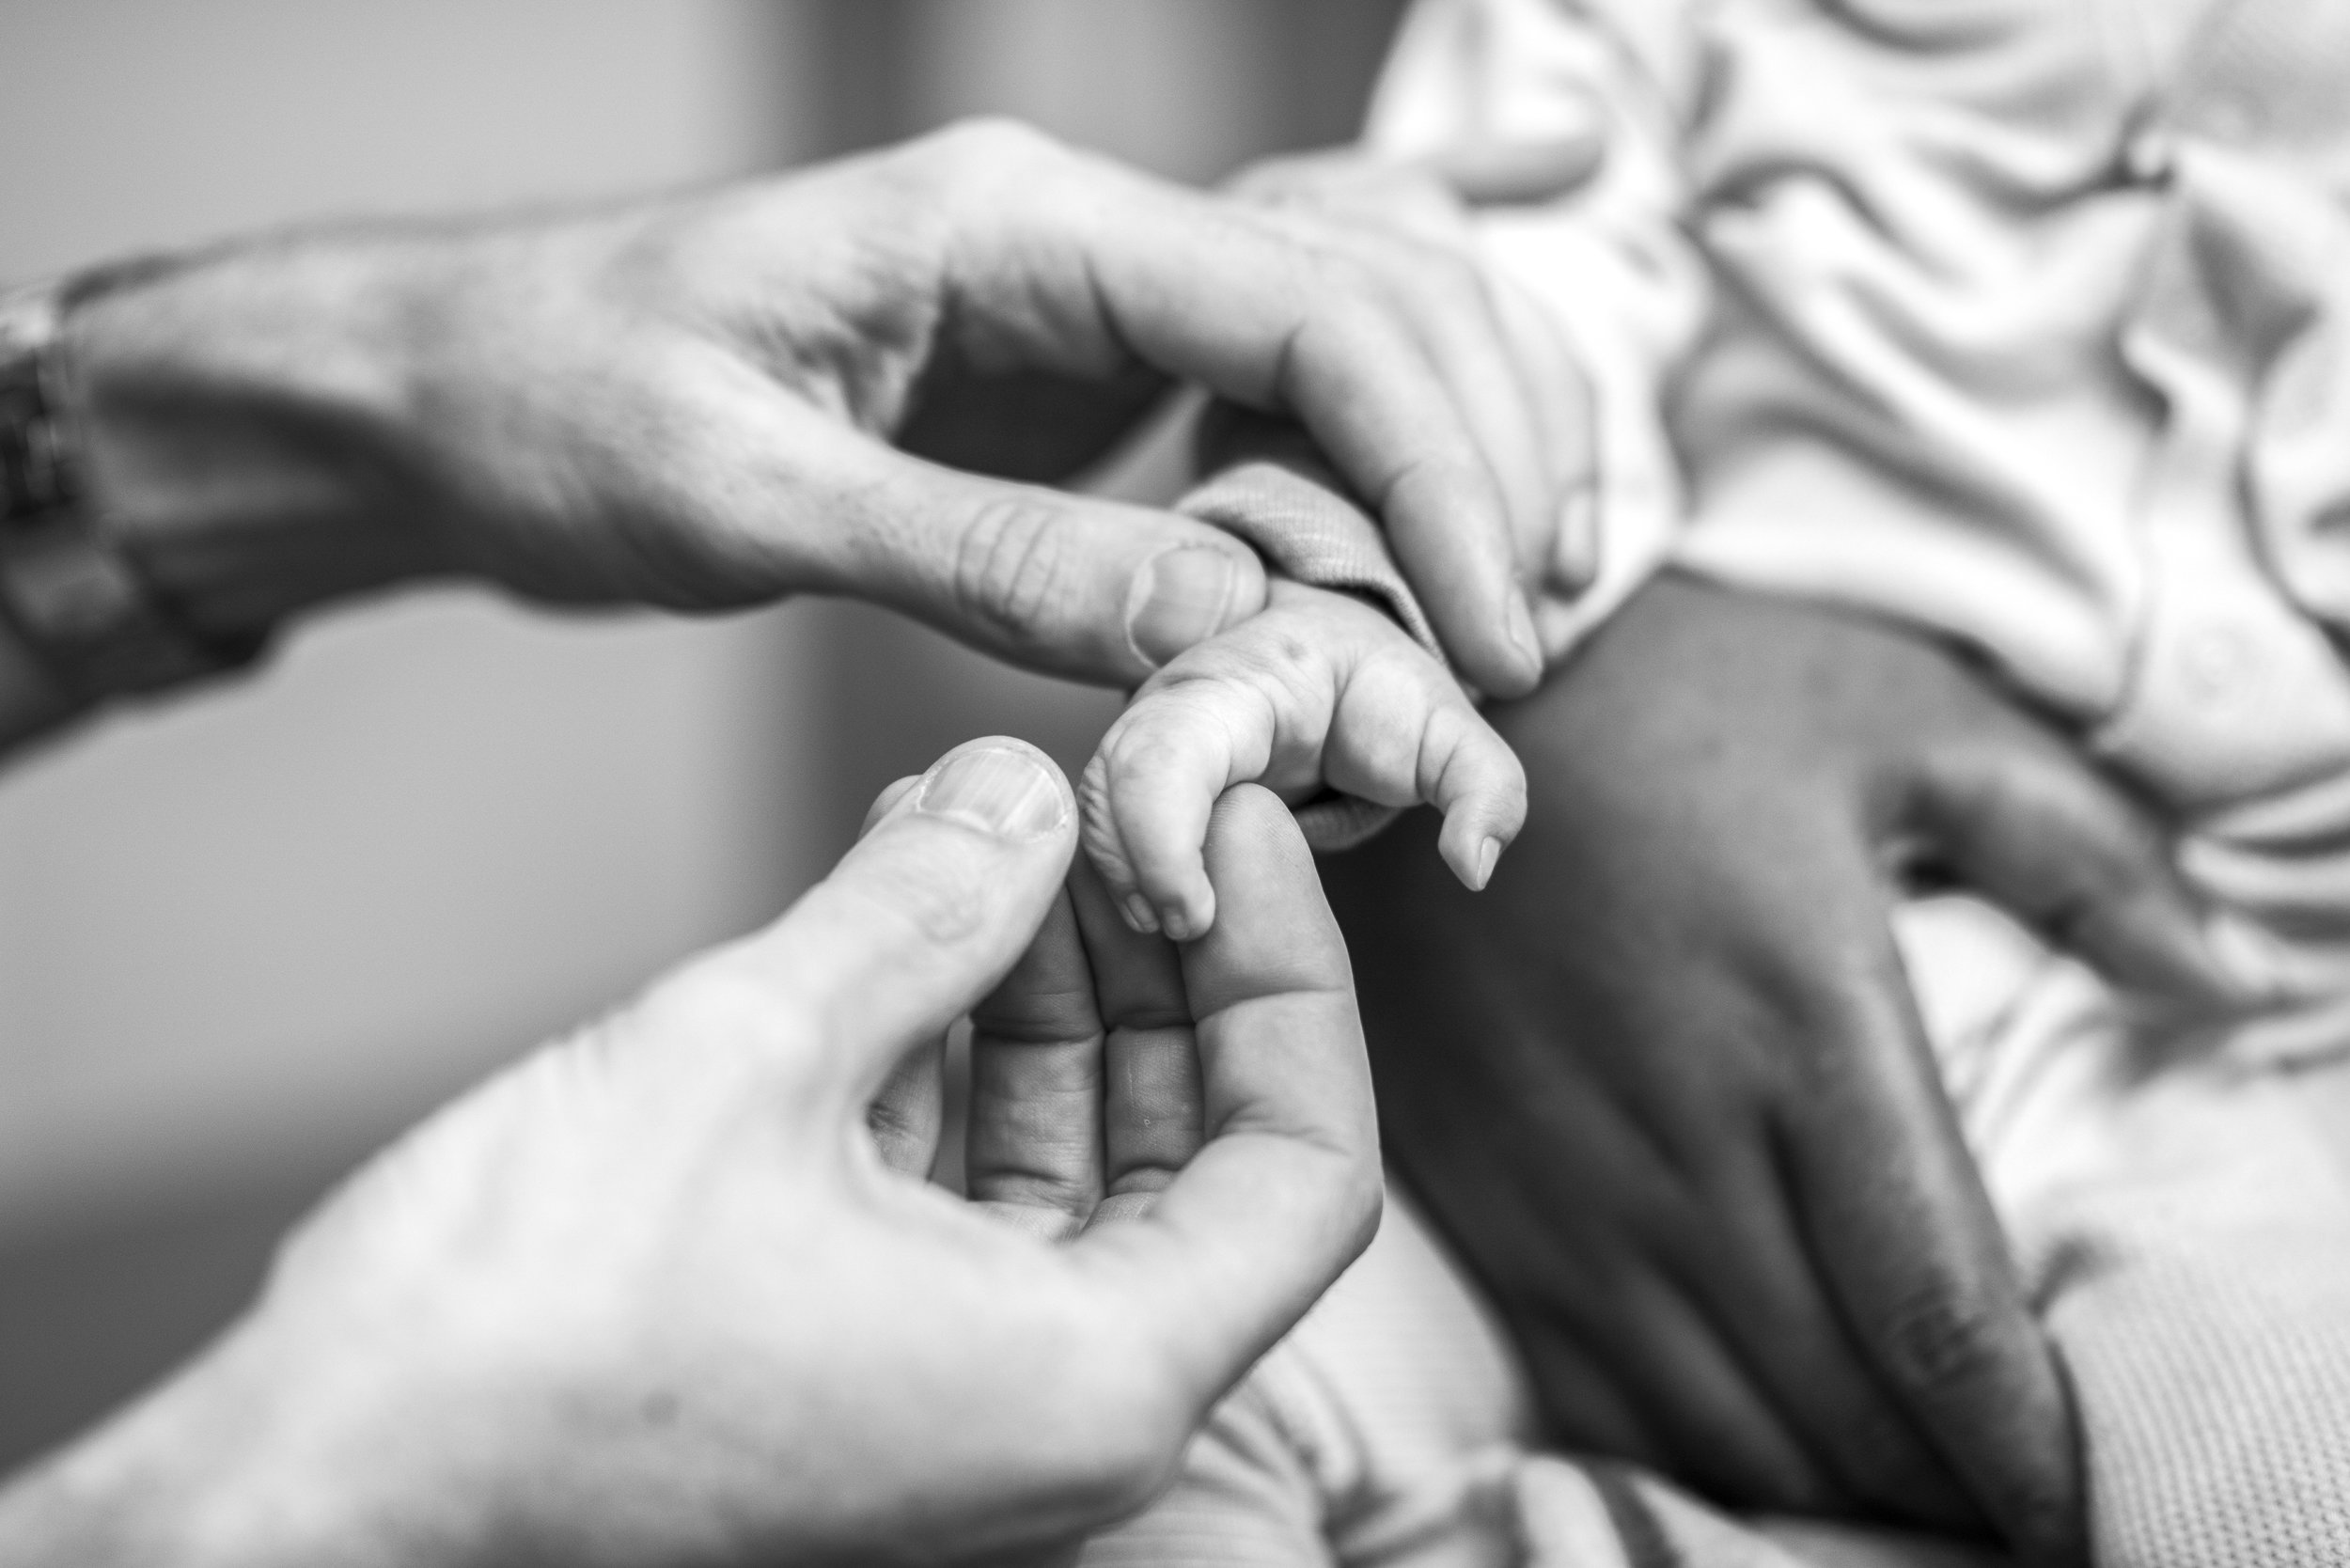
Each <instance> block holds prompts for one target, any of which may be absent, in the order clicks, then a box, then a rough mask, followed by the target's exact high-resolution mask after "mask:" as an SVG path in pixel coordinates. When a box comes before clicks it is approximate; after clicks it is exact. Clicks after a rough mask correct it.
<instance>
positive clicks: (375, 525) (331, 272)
mask: <svg viewBox="0 0 2350 1568" xmlns="http://www.w3.org/2000/svg"><path fill="white" fill-rule="evenodd" d="M379 248H381V247H378V246H375V245H372V244H370V243H367V242H365V241H357V242H350V243H338V242H335V241H327V240H321V241H315V242H313V241H290V242H280V243H270V244H262V245H256V246H251V247H245V248H241V249H231V250H224V251H220V252H215V253H212V254H210V255H205V256H198V257H192V258H187V259H174V260H168V261H165V262H164V263H162V264H159V265H149V266H144V267H133V268H130V269H118V270H115V271H112V272H101V273H98V274H91V275H92V277H93V279H94V283H93V284H92V285H90V286H81V285H79V284H77V285H76V286H74V287H72V288H71V289H70V290H69V292H68V296H67V306H66V309H65V311H64V314H63V318H62V321H61V323H60V328H59V334H58V341H57V345H56V350H55V399H56V401H57V403H58V405H59V406H58V410H57V416H58V418H59V420H60V423H61V425H62V426H63V428H64V430H65V431H66V432H67V434H68V436H69V437H70V439H71V446H72V448H73V450H74V452H75V454H76V457H77V459H78V462H79V463H80V464H81V474H80V479H81V486H82V490H83V503H82V504H83V505H84V506H86V508H87V509H88V510H89V511H90V512H91V513H92V515H93V516H95V517H97V518H101V519H102V520H103V525H104V527H105V530H106V533H107V536H108V538H109V539H110V540H111V541H113V542H114V544H115V545H116V546H117V547H118V549H119V550H120V551H121V553H122V555H123V556H124V557H125V558H126V560H127V561H128V562H129V563H130V565H131V567H132V568H133V570H134V571H135V572H137V573H138V575H139V576H140V578H141V579H142V580H143V581H144V582H145V583H147V584H148V585H149V587H150V588H151V589H152V591H153V592H154V594H155V595H156V597H157V598H158V600H159V601H160V602H161V603H163V604H166V605H168V606H169V611H170V613H171V615H172V616H173V617H174V619H176V620H177V621H178V622H179V623H180V624H181V625H183V626H184V627H186V628H187V629H188V631H189V632H190V633H191V634H192V635H194V636H196V637H197V638H199V639H201V640H203V641H204V642H205V643H207V644H208V645H211V646H215V647H222V648H227V649H236V648H239V647H242V646H258V644H259V643H260V642H261V641H263V640H265V639H266V638H267V637H268V636H269V635H271V634H272V633H273V632H274V630H275V629H276V628H277V627H278V626H280V625H281V624H283V623H284V622H285V621H286V620H288V619H290V618H291V617H293V616H294V615H296V614H298V613H299V612H301V611H303V610H305V609H308V608H311V607H313V606H315V605H318V604H324V603H326V602H328V601H331V600H334V599H337V598H342V597H345V596H348V595H351V594H354V593H359V592H364V591H367V590H369V589H372V588H381V587H384V586H386V585H388V584H391V583H394V582H397V581H399V580H401V579H403V578H407V577H413V576H417V575H421V574H425V573H426V572H430V571H431V568H432V564H433V563H432V562H431V560H430V558H429V556H428V553H427V552H426V551H425V549H424V548H423V547H422V541H421V537H420V531H419V530H417V529H416V528H415V527H414V526H413V525H412V518H411V516H410V513H411V512H412V511H413V510H414V507H415V501H414V500H413V499H412V498H411V496H410V495H408V494H403V492H404V491H407V490H412V489H413V487H406V486H403V485H402V484H400V483H399V478H398V476H399V468H398V464H397V463H396V462H395V461H394V456H393V454H394V453H395V452H396V449H397V440H396V436H395V433H394V432H395V431H396V427H397V424H398V421H399V411H400V407H401V403H402V400H403V396H404V391H405V387H404V378H403V373H402V367H401V362H400V352H399V328H398V301H397V298H396V290H392V289H391V288H389V287H388V286H387V281H388V280H387V272H388V271H389V269H387V268H386V266H385V265H384V259H383V258H382V257H380V256H379V255H377V254H376V252H377V250H378V249H379Z"/></svg>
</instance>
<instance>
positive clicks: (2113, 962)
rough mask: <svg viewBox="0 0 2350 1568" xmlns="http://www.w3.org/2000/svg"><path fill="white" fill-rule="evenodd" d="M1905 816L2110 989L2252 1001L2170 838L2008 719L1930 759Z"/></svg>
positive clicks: (2226, 1003)
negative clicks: (2007, 727)
mask: <svg viewBox="0 0 2350 1568" xmlns="http://www.w3.org/2000/svg"><path fill="white" fill-rule="evenodd" d="M1915 785H1916V790H1915V797H1914V800H1913V803H1912V806H1913V816H1914V825H1915V826H1916V827H1917V828H1918V829H1919V831H1920V832H1921V834H1922V835H1923V837H1924V838H1925V839H1926V840H1927V842H1928V843H1930V844H1931V845H1932V846H1933V847H1934V849H1935V852H1936V853H1938V854H1939V855H1941V856H1942V857H1944V858H1945V859H1946V860H1947V861H1948V863H1949V865H1950V868H1951V870H1953V871H1954V872H1955V873H1956V874H1957V875H1958V877H1959V879H1960V880H1961V881H1962V882H1964V883H1966V885H1967V886H1970V887H1972V888H1974V889H1975V890H1976V891H1978V892H1980V893H1982V895H1983V896H1984V897H1986V898H1988V899H1990V900H1991V901H1992V902H1995V903H1997V904H1998V905H1999V906H2001V907H2002V908H2004V909H2006V910H2007V911H2008V912H2009V913H2010V914H2013V915H2014V916H2015V917H2017V918H2019V919H2021V920H2023V921H2024V922H2025V923H2027V924H2028V925H2029V926H2031V927H2032V928H2033V929H2035V930H2036V931H2038V932H2039V933H2041V934H2042V935H2043V936H2044V937H2045V938H2046V939H2047V940H2048V942H2049V943H2050V944H2051V945H2052V946H2054V947H2056V948H2058V949H2062V950H2064V951H2067V952H2070V953H2072V954H2073V955H2074V956H2076V957H2077V958H2080V959H2082V960H2084V961H2086V962H2087V963H2088V964H2091V965H2092V967H2094V968H2096V969H2097V970H2098V971H2099V972H2100V973H2102V974H2103V975H2104V976H2105V977H2106V978H2107V980H2111V981H2113V982H2114V983H2115V984H2117V985H2119V986H2121V987H2123V988H2124V989H2126V990H2131V991H2136V992H2138V993H2139V994H2141V995H2144V996H2151V997H2154V998H2156V999H2159V1000H2163V1001H2166V1002H2170V1003H2172V1004H2177V1005H2184V1006H2186V1007H2188V1008H2191V1009H2195V1010H2198V1011H2225V1010H2228V1009H2231V1008H2234V1007H2241V1006H2243V1005H2245V1004H2246V1003H2248V1002H2250V1001H2252V1000H2255V999H2256V998H2255V997H2254V996H2252V995H2251V994H2249V993H2248V991H2247V989H2246V988H2245V986H2244V985H2243V984H2241V983H2240V982H2239V981H2238V980H2235V979H2234V978H2233V975H2232V973H2231V971H2230V970H2229V968H2228V967H2227V965H2226V964H2224V963H2223V962H2222V961H2221V959H2220V957H2219V955H2218V953H2217V949H2215V948H2214V946H2213V944H2212V942H2211V939H2210V936H2209V934H2208V933H2207V928H2206V925H2205V922H2204V919H2203V917H2202V912H2201V909H2200V908H2199V906H2198V904H2197V902H2196V900H2195V898H2194V896H2193V895H2192V894H2191V893H2190V892H2189V891H2188V890H2187V887H2186V884H2185V883H2184V882H2183V881H2182V880H2181V879H2180V877H2179V874H2178V871H2177V869H2176V867H2175V866H2174V865H2173V863H2172V860H2171V855H2170V844H2169V842H2168V840H2167V839H2166V838H2165V837H2164V835H2162V834H2161V833H2160V832H2158V831H2157V830H2156V828H2155V826H2154V823H2153V822H2152V821H2151V820H2150V819H2149V817H2148V816H2147V814H2146V813H2145V811H2144V810H2143V809H2142V808H2139V806H2138V805H2137V804H2136V803H2135V802H2134V801H2132V800H2131V799H2130V798H2129V797H2128V796H2127V795H2125V794H2124V793H2123V792H2122V791H2121V790H2120V789H2119V788H2118V787H2117V786H2116V785H2115V784H2114V783H2113V782H2112V781H2111V780H2110V779H2108V778H2107V777H2106V776H2104V775H2102V774H2101V773H2099V772H2098V771H2097V770H2096V768H2095V766H2094V765H2093V764H2092V763H2091V762H2090V761H2089V760H2087V759H2086V758H2085V757H2082V756H2081V755H2079V754H2078V753H2077V752H2076V750H2074V749H2073V748H2072V747H2070V746H2067V745H2063V744H2062V743H2061V742H2060V741H2058V740H2057V739H2056V738H2055V737H2053V736H2049V735H2045V734H2043V733H2041V732H2039V731H2038V730H2036V729H2027V728H2026V727H2025V726H2024V725H2023V724H2020V723H2019V724H2018V725H2017V726H2015V727H2014V729H2013V730H2011V731H2003V732H2001V733H1999V734H1998V735H1997V737H1996V738H1991V737H1986V738H1982V739H1979V740H1977V741H1973V742H1969V743H1968V744H1966V745H1961V746H1957V747H1953V748H1951V749H1947V750H1942V751H1937V752H1935V753H1932V754H1929V755H1928V756H1927V757H1926V758H1925V759H1924V760H1923V762H1922V764H1921V766H1920V769H1919V774H1918V776H1917V778H1916V780H1915Z"/></svg>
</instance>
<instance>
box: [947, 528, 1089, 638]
mask: <svg viewBox="0 0 2350 1568" xmlns="http://www.w3.org/2000/svg"><path fill="white" fill-rule="evenodd" d="M1064 517H1065V513H1064V512H1063V511H1062V510H1061V508H1060V506H1059V504H1058V502H1056V501H1053V500H1051V499H1048V498H1046V497H1042V496H1034V495H1026V494H1013V495H1006V496H1002V497H999V498H997V499H994V500H991V501H988V502H986V503H985V504H983V505H982V506H980V507H979V510H977V511H975V512H973V513H972V514H971V518H970V521H969V522H968V523H967V524H966V525H964V530H963V533H962V536H961V538H960V539H959V540H958V541H957V543H956V547H955V560H954V572H953V593H954V598H955V604H956V607H957V608H958V609H959V610H961V611H962V613H963V615H964V618H965V619H967V620H970V621H974V622H977V623H978V624H979V626H980V627H982V628H983V629H985V630H987V631H990V632H993V633H994V634H995V635H997V636H999V637H1002V638H1004V639H1006V640H1007V641H1010V642H1012V643H1014V644H1022V645H1025V644H1029V643H1034V642H1037V641H1040V640H1042V638H1043V636H1044V634H1045V630H1046V627H1047V625H1048V623H1049V622H1050V621H1052V620H1053V619H1056V618H1057V617H1058V615H1059V614H1060V612H1061V611H1062V610H1063V609H1064V608H1065V606H1066V604H1067V601H1068V598H1069V595H1070V593H1071V590H1072V583H1071V575H1070V563H1069V560H1068V550H1067V547H1066V544H1065V541H1064V539H1063V533H1064V529H1063V521H1064Z"/></svg>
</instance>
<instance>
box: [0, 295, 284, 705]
mask: <svg viewBox="0 0 2350 1568" xmlns="http://www.w3.org/2000/svg"><path fill="white" fill-rule="evenodd" d="M75 297H76V294H75V287H74V284H73V283H72V281H71V280H67V281H63V282H57V283H49V284H41V285H36V286H34V287H31V288H24V289H18V290H11V291H8V292H6V293H0V622H5V623H6V626H7V628H8V629H9V630H13V631H14V632H15V634H16V635H17V637H18V639H19V640H20V641H22V642H23V643H24V647H25V649H26V651H28V652H30V653H31V654H32V655H33V657H34V658H35V659H36V660H38V661H39V664H40V666H42V668H43V669H44V670H45V671H47V673H48V674H49V676H50V678H51V679H52V680H53V681H55V683H56V684H57V686H58V688H59V689H60V690H61V691H62V692H63V693H64V694H65V695H66V696H68V697H71V698H74V699H76V700H78V701H82V702H95V701H100V700H102V699H104V698H110V697H117V696H122V695H128V694H132V693H137V692H148V691H153V690H156V689H157V688H159V687H164V686H172V685H177V684H179V683H180V682H185V681H192V680H195V679H196V678H198V677H201V676H205V675H211V674H214V673H216V672H218V671H221V670H225V669H231V668H235V667H236V666H241V665H243V664H246V663H249V662H250V661H251V660H252V659H253V658H254V657H255V656H256V655H257V654H258V653H259V652H260V651H261V646H262V643H263V641H264V640H265V639H261V638H254V639H250V640H239V641H235V642H225V641H223V640H222V639H219V638H211V637H206V636H204V635H200V634H198V633H197V632H196V630H195V629H194V628H192V627H190V626H188V625H186V624H185V623H184V622H183V621H182V620H181V619H180V618H178V617H177V616H175V615H174V614H173V612H172V609H171V606H170V605H169V604H167V603H166V602H165V600H164V597H163V596H162V595H161V594H159V593H158V592H157V591H156V589H155V588H154V585H153V584H152V583H150V582H149V580H148V579H147V577H146V576H145V574H143V573H142V572H140V570H139V567H138V564H137V562H136V560H135V559H133V557H132V556H131V555H130V554H128V553H127V552H126V551H125V550H124V549H123V548H122V545H121V543H120V541H118V540H117V539H116V538H114V537H113V536H112V535H111V534H110V532H109V530H108V528H107V526H106V520H105V518H104V517H103V516H102V515H100V512H99V510H98V509H96V508H94V507H92V506H91V505H90V504H89V500H88V495H87V493H86V487H85V486H84V484H83V477H82V463H81V459H80V454H79V452H78V451H77V449H76V447H75V446H74V443H73V432H72V431H71V428H70V426H69V423H68V421H67V420H66V419H65V418H64V417H62V415H61V409H62V406H63V405H62V402H61V400H60V399H59V398H58V397H57V395H56V393H57V385H56V374H57V366H56V352H57V343H58V338H59V334H60V328H61V326H62V324H63V321H64V320H65V313H66V311H67V310H68V309H69V308H70V307H71V303H72V302H73V300H74V299H75Z"/></svg>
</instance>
